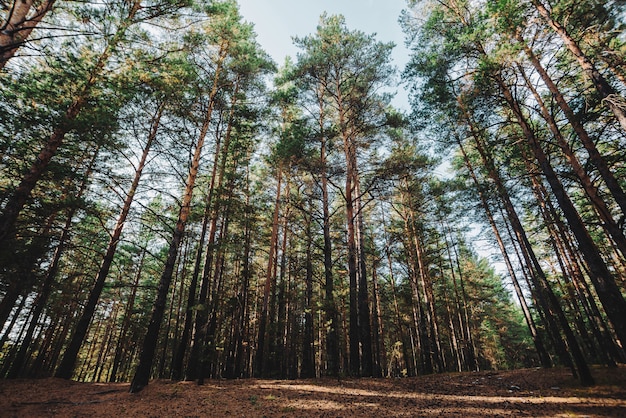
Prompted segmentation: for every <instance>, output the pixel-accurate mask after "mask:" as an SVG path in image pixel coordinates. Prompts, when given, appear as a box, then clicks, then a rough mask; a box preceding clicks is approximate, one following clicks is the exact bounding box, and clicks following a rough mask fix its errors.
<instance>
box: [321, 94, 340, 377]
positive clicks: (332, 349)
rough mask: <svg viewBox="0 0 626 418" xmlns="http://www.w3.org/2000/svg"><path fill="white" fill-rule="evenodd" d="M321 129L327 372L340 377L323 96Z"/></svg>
mask: <svg viewBox="0 0 626 418" xmlns="http://www.w3.org/2000/svg"><path fill="white" fill-rule="evenodd" d="M318 99H319V100H318V104H319V110H320V113H319V121H318V123H319V129H320V166H321V168H320V180H321V188H322V217H323V219H322V224H323V225H322V229H323V235H324V312H325V318H324V319H325V322H326V323H327V332H326V363H327V366H326V372H327V374H328V375H330V376H338V375H339V370H340V359H339V357H340V355H339V351H340V350H339V331H338V327H339V316H338V313H337V305H336V303H335V296H334V293H335V290H334V287H335V285H334V279H333V259H332V239H331V236H330V208H329V206H330V203H329V196H328V171H327V155H326V154H327V150H326V147H327V138H326V134H325V131H324V123H325V112H324V100H323V96H322V94H318Z"/></svg>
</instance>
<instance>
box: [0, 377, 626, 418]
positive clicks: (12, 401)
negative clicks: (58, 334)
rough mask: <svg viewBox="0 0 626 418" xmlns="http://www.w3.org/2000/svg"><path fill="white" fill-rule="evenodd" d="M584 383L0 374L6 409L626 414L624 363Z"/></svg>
mask: <svg viewBox="0 0 626 418" xmlns="http://www.w3.org/2000/svg"><path fill="white" fill-rule="evenodd" d="M593 374H594V377H595V378H596V380H597V385H596V386H593V387H581V386H580V385H579V384H578V382H577V381H576V380H575V379H574V378H573V377H572V376H571V374H570V372H569V371H568V370H565V369H562V368H556V369H550V370H544V369H524V370H513V371H490V372H478V373H450V374H441V375H431V376H419V377H415V378H404V379H370V378H361V379H339V380H338V379H330V378H323V379H308V380H260V379H247V380H213V381H207V382H206V383H205V385H203V386H198V385H196V384H195V383H193V382H171V381H169V380H158V381H153V382H151V383H150V385H148V387H146V388H145V389H144V390H143V391H142V392H140V393H138V394H130V393H128V390H129V384H128V383H79V382H73V381H66V380H60V379H53V378H49V379H38V380H26V379H23V380H3V381H0V417H19V418H22V417H120V418H121V417H298V418H300V417H377V418H386V417H441V416H458V417H479V416H489V417H494V416H499V417H500V416H501V417H510V416H514V417H524V416H530V417H574V416H578V417H582V416H584V417H626V367H619V368H617V369H607V368H599V367H597V368H594V369H593Z"/></svg>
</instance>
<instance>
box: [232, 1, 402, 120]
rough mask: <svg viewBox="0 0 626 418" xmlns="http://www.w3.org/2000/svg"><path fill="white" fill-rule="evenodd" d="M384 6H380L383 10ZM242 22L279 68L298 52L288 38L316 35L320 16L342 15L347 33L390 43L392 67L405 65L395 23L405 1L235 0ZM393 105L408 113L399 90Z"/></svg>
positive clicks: (400, 30) (398, 26)
mask: <svg viewBox="0 0 626 418" xmlns="http://www.w3.org/2000/svg"><path fill="white" fill-rule="evenodd" d="M383 3H384V6H383ZM239 7H240V12H241V14H242V16H243V18H244V20H246V21H248V22H251V23H253V24H254V28H255V32H256V34H257V40H258V42H259V44H260V45H261V46H262V47H263V49H264V50H265V51H266V52H267V53H268V54H270V55H271V56H272V58H273V59H274V61H276V63H277V64H278V65H281V64H282V63H283V62H284V60H285V57H286V56H287V55H289V56H291V57H292V58H294V60H295V58H296V54H297V53H298V48H296V47H295V46H294V45H293V40H292V37H294V36H297V37H303V36H306V35H310V34H312V33H314V32H315V31H316V28H317V24H318V22H319V17H320V15H321V14H322V13H323V12H327V13H328V14H329V15H335V14H342V15H343V16H344V17H345V19H346V25H347V27H348V28H349V29H358V30H360V31H363V32H365V33H366V34H373V33H375V34H376V39H377V40H379V41H382V42H394V43H395V44H396V47H395V48H394V51H393V53H392V58H393V64H394V65H395V66H396V67H397V68H398V70H399V71H402V70H403V68H404V65H405V64H406V62H407V61H408V50H407V48H406V47H405V46H404V34H403V33H402V29H401V28H400V24H399V23H398V18H399V17H400V12H401V11H402V9H404V8H405V7H406V1H405V0H386V1H385V2H381V1H374V0H360V1H359V0H239ZM396 91H398V94H397V96H396V98H395V99H394V101H393V104H394V105H395V106H396V107H400V108H402V109H404V110H408V108H409V107H408V99H407V95H406V93H405V92H404V90H403V89H401V88H399V89H396Z"/></svg>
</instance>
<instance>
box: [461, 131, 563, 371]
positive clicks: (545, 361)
mask: <svg viewBox="0 0 626 418" xmlns="http://www.w3.org/2000/svg"><path fill="white" fill-rule="evenodd" d="M458 144H459V148H460V149H461V153H462V154H463V159H464V161H465V165H466V166H467V168H468V170H469V173H470V176H471V177H472V180H473V181H474V185H475V186H476V189H477V190H478V195H479V197H480V201H481V205H482V207H483V209H484V210H485V214H486V215H487V219H488V220H489V225H491V229H492V231H493V233H494V236H495V237H496V241H497V242H498V247H499V248H500V253H501V254H502V257H503V259H504V263H505V265H506V268H507V271H508V272H509V276H510V277H511V283H512V284H513V288H514V289H515V294H516V295H517V298H518V300H519V303H520V306H521V308H522V312H523V314H524V319H525V321H526V325H527V326H528V330H529V331H530V335H531V337H532V339H533V344H534V345H535V349H536V350H537V355H538V356H539V361H540V362H541V365H542V366H543V367H544V368H550V367H552V360H551V359H550V355H549V354H548V352H547V351H546V349H545V346H544V344H543V341H542V339H541V337H540V335H539V333H538V331H537V327H536V325H535V321H534V319H533V317H532V315H531V313H530V309H529V308H528V304H527V303H526V298H525V297H524V293H523V291H522V288H521V286H520V284H519V280H518V279H517V275H516V274H515V269H514V268H513V264H512V263H511V258H510V257H509V253H508V251H507V249H506V246H505V245H504V241H503V240H502V236H501V235H500V231H499V230H498V226H497V225H496V222H495V218H494V216H493V213H492V211H491V209H490V208H489V204H488V203H487V199H486V197H485V195H484V193H483V191H482V187H481V186H480V183H479V181H478V178H477V176H476V173H475V171H474V167H473V166H472V163H471V161H470V159H469V157H468V155H467V153H466V152H465V148H464V147H463V144H462V143H461V142H460V141H458Z"/></svg>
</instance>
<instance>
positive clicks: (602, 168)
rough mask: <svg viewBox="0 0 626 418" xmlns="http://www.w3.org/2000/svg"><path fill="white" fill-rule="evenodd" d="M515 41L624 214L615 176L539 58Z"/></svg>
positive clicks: (625, 196) (625, 209) (625, 203)
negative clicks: (522, 49) (521, 48)
mask: <svg viewBox="0 0 626 418" xmlns="http://www.w3.org/2000/svg"><path fill="white" fill-rule="evenodd" d="M516 39H517V41H518V42H519V43H520V44H521V45H522V46H523V48H524V52H525V53H526V55H527V56H528V58H529V59H530V62H531V63H532V65H533V67H534V68H535V70H536V71H537V73H538V74H539V76H540V77H541V79H542V80H543V82H544V84H545V85H546V86H547V87H548V90H549V91H550V93H551V94H552V97H554V99H555V101H556V102H557V104H558V105H559V108H560V109H561V110H562V111H563V113H564V114H565V117H566V118H567V120H568V122H569V123H570V125H571V126H572V128H573V129H574V132H576V135H577V136H578V138H579V139H580V140H581V142H582V144H583V146H584V147H585V149H586V150H587V152H588V153H589V158H590V159H591V162H592V163H593V165H594V166H595V167H596V169H597V170H598V172H599V173H600V175H601V176H602V179H603V180H604V182H605V184H606V186H607V188H608V189H609V191H610V192H611V195H612V196H613V198H614V199H615V202H617V204H618V205H619V207H620V209H621V210H622V213H623V214H626V193H624V190H623V189H622V187H621V186H620V184H619V182H618V181H617V179H616V178H615V175H614V174H613V172H612V171H611V170H610V169H609V166H608V165H607V163H606V161H605V160H604V158H603V157H602V155H601V154H600V152H599V150H598V148H597V147H596V145H595V143H594V142H593V140H592V139H591V138H590V137H589V134H588V133H587V131H586V129H585V128H584V126H583V125H582V124H581V123H580V122H579V120H578V118H577V117H576V115H575V114H574V112H573V110H572V109H571V108H570V106H569V104H568V103H567V101H566V100H565V98H564V97H563V94H561V92H560V90H559V88H558V87H557V85H556V83H554V81H552V78H550V76H549V75H548V72H547V71H546V70H545V68H543V66H542V65H541V62H540V61H539V58H537V56H536V55H535V53H534V52H533V51H532V49H531V48H530V47H529V46H528V44H527V43H526V41H525V40H524V38H523V37H522V36H521V34H517V35H516Z"/></svg>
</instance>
